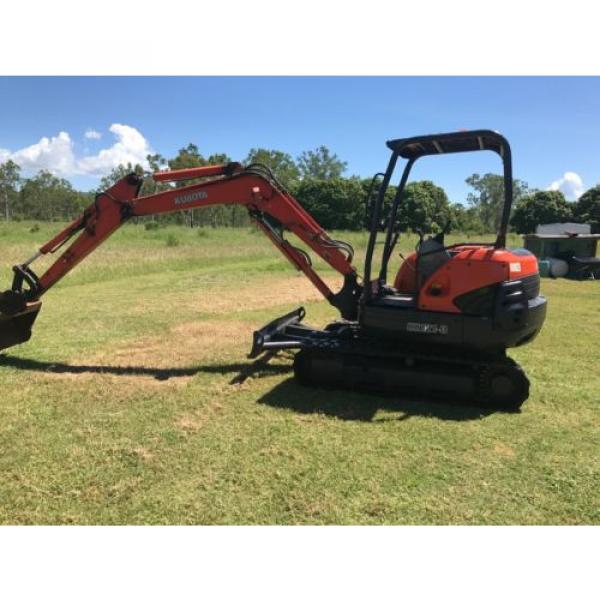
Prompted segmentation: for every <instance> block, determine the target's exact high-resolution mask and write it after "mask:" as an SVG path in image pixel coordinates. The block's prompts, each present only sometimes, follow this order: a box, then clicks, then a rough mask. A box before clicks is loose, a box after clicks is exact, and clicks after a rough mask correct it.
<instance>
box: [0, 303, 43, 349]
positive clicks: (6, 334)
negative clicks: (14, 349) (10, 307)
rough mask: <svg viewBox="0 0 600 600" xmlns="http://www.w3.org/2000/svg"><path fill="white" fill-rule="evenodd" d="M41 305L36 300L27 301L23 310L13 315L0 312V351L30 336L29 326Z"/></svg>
mask: <svg viewBox="0 0 600 600" xmlns="http://www.w3.org/2000/svg"><path fill="white" fill-rule="evenodd" d="M41 307H42V303H41V302H40V301H39V300H38V301H36V302H28V303H27V305H26V306H25V309H24V310H22V311H20V312H18V313H16V314H14V315H5V314H2V313H0V352H1V351H2V350H5V349H6V348H10V347H11V346H16V345H17V344H22V343H23V342H26V341H27V340H28V339H29V338H30V337H31V328H32V327H33V323H34V321H35V319H36V317H37V316H38V313H39V312H40V308H41Z"/></svg>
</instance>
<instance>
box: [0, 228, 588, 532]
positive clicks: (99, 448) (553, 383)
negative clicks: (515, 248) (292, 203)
mask: <svg viewBox="0 0 600 600" xmlns="http://www.w3.org/2000/svg"><path fill="white" fill-rule="evenodd" d="M31 225H32V224H31V223H19V224H13V225H10V226H7V225H0V277H1V282H3V283H0V288H2V289H4V288H6V287H8V286H9V283H10V279H11V273H10V266H11V265H12V264H14V263H16V262H18V261H22V260H23V259H24V258H26V257H28V256H30V255H31V254H32V251H33V250H34V249H35V247H36V246H37V245H39V244H40V243H41V242H42V241H45V240H46V239H48V238H49V237H50V235H51V233H53V232H54V231H56V230H57V229H58V226H57V225H48V224H42V225H41V226H40V229H39V230H38V231H32V230H31ZM339 237H341V238H342V239H346V240H348V241H350V242H351V243H353V244H354V245H355V246H356V247H357V249H358V250H359V252H358V257H357V264H359V265H360V264H362V256H363V249H364V245H365V242H366V235H365V234H339ZM512 243H513V245H517V244H518V240H517V239H516V238H514V239H513V240H512ZM414 244H415V239H414V238H413V239H405V240H403V241H402V243H401V249H402V250H403V251H407V250H409V249H410V248H411V246H414ZM36 267H37V265H36ZM39 270H40V269H39V268H38V271H39ZM326 275H327V279H328V280H331V281H332V282H333V281H335V280H336V279H335V276H334V274H333V272H329V273H327V272H326ZM542 289H543V293H544V294H545V295H546V296H547V297H548V299H549V308H548V318H547V322H546V325H545V328H544V330H543V331H542V333H541V334H540V336H539V337H538V339H537V340H536V341H535V342H534V343H533V344H531V345H530V346H527V347H525V348H521V349H517V350H515V351H513V352H511V355H512V356H513V357H514V358H515V359H516V360H517V361H518V362H520V363H521V364H522V366H523V367H524V368H525V370H526V372H527V373H528V375H529V378H530V379H531V383H532V391H531V396H530V398H529V400H528V401H527V402H526V403H525V404H524V406H523V409H522V411H521V413H517V414H506V413H497V412H489V411H486V410H483V409H481V408H474V407H461V406H456V405H455V406H449V405H444V404H439V403H438V404H436V403H429V402H423V401H420V402H419V401H415V400H411V399H390V398H380V397H377V396H370V395H364V394H358V393H349V392H329V391H328V392H324V391H322V390H318V389H307V388H301V387H299V386H297V385H296V384H295V383H294V382H293V381H292V379H291V373H290V360H289V357H287V356H282V357H279V358H276V359H274V360H273V361H271V363H269V364H268V365H266V366H265V367H263V368H261V369H259V370H256V371H254V372H253V373H251V374H250V376H248V377H246V378H245V379H243V377H240V373H242V375H248V373H249V371H248V365H249V361H248V360H247V359H246V353H247V352H248V350H249V346H250V341H251V334H252V331H253V330H254V329H256V328H258V327H261V326H262V325H264V324H265V323H266V322H267V321H269V320H271V319H273V318H275V317H277V316H279V315H281V314H283V313H284V312H286V311H289V310H291V309H294V308H296V307H298V306H299V305H304V306H305V307H306V308H307V312H308V315H307V319H306V320H307V322H309V323H314V324H317V325H319V324H324V323H326V322H327V321H328V320H330V319H331V318H333V317H334V316H335V313H334V312H333V310H332V309H331V308H330V307H329V306H328V305H327V304H326V303H325V302H324V301H322V300H320V298H319V296H318V294H317V292H316V291H314V290H313V289H312V288H311V285H310V284H309V283H308V281H306V280H305V279H304V278H303V276H301V275H300V274H298V273H296V272H295V271H293V270H292V269H291V267H290V265H289V263H287V261H285V259H283V258H282V257H281V256H280V255H279V254H278V252H277V251H276V250H275V249H274V248H273V247H272V246H271V245H270V243H269V242H268V241H267V240H266V239H264V238H263V237H262V236H261V234H260V233H258V232H254V231H252V232H251V231H250V230H246V229H241V230H233V231H232V230H189V229H183V228H177V227H172V228H166V229H160V230H156V231H146V230H145V229H144V228H143V227H141V226H139V227H134V226H128V227H126V228H124V229H123V230H121V231H120V232H118V233H117V234H116V235H115V236H114V237H113V238H112V239H111V240H109V241H108V242H107V243H106V244H105V245H104V246H103V247H102V248H101V249H100V250H98V251H97V253H96V254H95V255H93V256H92V257H90V259H88V260H87V261H86V262H85V263H83V264H82V265H80V267H78V268H77V269H76V270H75V271H74V272H73V273H71V274H70V275H69V276H68V277H67V278H66V279H65V280H64V281H63V282H61V283H60V284H59V285H58V286H57V287H56V288H55V289H54V290H52V291H51V292H50V293H49V294H48V295H47V296H46V298H45V300H44V306H43V308H42V311H41V313H40V316H39V318H38V322H37V324H36V326H35V328H34V334H33V338H32V339H31V341H30V342H28V343H27V344H25V345H22V346H19V347H16V348H12V349H10V350H8V351H7V352H6V354H5V355H4V356H3V357H0V435H1V444H0V472H1V473H2V476H1V478H0V522H1V523H4V524H9V523H10V524H20V523H22V524H26V523H27V524H34V523H35V524H66V523H73V524H579V523H596V524H597V523H600V506H599V503H598V498H599V497H600V460H599V458H600V456H599V450H598V448H599V446H598V440H599V439H600V415H599V411H598V406H599V400H600V374H599V370H598V364H599V359H600V345H599V344H598V334H599V333H600V311H599V310H598V306H599V301H600V283H593V282H574V281H567V280H557V281H553V280H543V286H542ZM240 380H242V382H241V383H239V381H240Z"/></svg>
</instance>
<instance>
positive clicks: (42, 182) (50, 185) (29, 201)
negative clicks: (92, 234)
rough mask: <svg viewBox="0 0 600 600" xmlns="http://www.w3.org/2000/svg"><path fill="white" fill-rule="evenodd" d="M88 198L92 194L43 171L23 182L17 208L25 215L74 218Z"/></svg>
mask: <svg viewBox="0 0 600 600" xmlns="http://www.w3.org/2000/svg"><path fill="white" fill-rule="evenodd" d="M89 201H90V195H89V194H85V193H81V192H77V191H76V190H74V189H73V186H72V185H71V184H70V183H69V182H68V181H67V180H66V179H61V178H59V177H56V176H55V175H53V174H52V173H50V172H49V171H40V172H39V173H38V174H37V175H36V176H35V177H32V178H30V179H26V180H25V182H24V183H23V185H22V186H21V190H20V192H19V203H18V206H17V211H18V213H19V216H21V217H22V218H25V219H36V220H40V221H64V220H71V219H73V218H75V217H76V216H77V215H78V214H80V213H81V211H82V209H83V208H84V207H85V206H87V204H89Z"/></svg>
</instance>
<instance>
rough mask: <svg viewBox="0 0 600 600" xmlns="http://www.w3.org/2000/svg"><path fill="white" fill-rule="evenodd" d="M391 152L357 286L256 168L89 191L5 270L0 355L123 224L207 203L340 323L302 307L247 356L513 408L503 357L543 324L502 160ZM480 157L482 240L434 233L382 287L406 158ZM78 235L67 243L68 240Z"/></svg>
mask: <svg viewBox="0 0 600 600" xmlns="http://www.w3.org/2000/svg"><path fill="white" fill-rule="evenodd" d="M387 146H388V147H389V149H390V150H391V151H392V154H391V158H390V161H389V164H388V166H387V169H386V171H385V173H382V174H380V175H381V178H380V179H379V180H376V179H374V181H377V182H378V185H375V186H374V190H373V193H372V194H371V195H370V197H369V198H368V208H369V214H370V236H369V241H368V246H367V252H366V258H365V265H364V273H363V276H362V283H361V282H359V275H358V273H357V271H356V269H355V268H354V267H353V266H352V258H353V249H352V247H351V246H350V245H349V244H347V243H345V242H342V241H339V240H334V239H332V238H331V237H329V235H328V234H327V233H326V232H325V231H324V230H323V229H322V228H321V227H320V226H319V224H318V223H317V222H316V221H315V220H314V219H313V218H312V217H311V216H310V215H309V214H308V213H307V212H306V211H305V210H304V209H303V208H302V206H301V205H300V204H299V203H298V202H297V201H296V200H295V199H294V198H293V197H292V196H291V195H290V193H289V192H288V191H287V190H286V189H285V188H284V186H283V185H281V183H279V182H278V181H277V179H276V177H275V176H274V175H273V173H272V172H271V171H270V170H269V169H268V168H266V167H264V166H262V165H259V164H251V165H249V166H246V167H244V166H242V165H241V164H239V163H229V164H227V165H221V166H209V167H199V168H192V169H183V170H176V171H164V172H158V173H154V174H153V178H154V180H155V181H159V182H176V181H179V182H181V181H185V180H190V179H198V178H209V179H207V180H205V181H201V182H199V183H192V184H190V185H187V186H185V187H174V188H170V189H168V190H167V191H162V192H159V193H155V194H151V195H147V196H139V193H140V188H141V185H142V182H143V180H142V178H140V177H139V176H138V175H136V174H133V173H132V174H130V175H128V176H127V177H124V178H123V179H121V180H120V181H118V182H117V183H116V184H115V185H113V186H112V187H111V188H109V189H107V190H106V191H104V192H101V193H99V194H97V195H96V198H95V201H94V203H93V204H92V205H91V206H89V207H88V208H87V209H86V210H85V211H84V212H83V214H82V216H81V217H80V218H78V219H76V220H75V221H74V222H73V223H72V224H71V225H69V226H68V227H67V228H66V229H65V230H64V231H62V232H61V233H59V234H58V235H57V236H56V237H54V238H53V239H52V240H50V241H49V242H48V243H46V244H45V245H44V246H42V247H41V248H40V249H39V251H38V252H36V254H34V256H32V257H31V258H30V259H29V260H27V261H26V262H24V263H22V264H19V265H16V266H15V267H13V270H14V279H13V284H12V288H11V289H10V290H7V291H5V292H3V293H2V294H1V295H0V350H2V349H5V348H8V347H10V346H14V345H16V344H20V343H22V342H25V341H27V340H28V339H29V338H30V337H31V328H32V325H33V323H34V321H35V319H36V317H37V314H38V312H39V310H40V307H41V301H40V298H41V297H42V295H43V294H45V293H46V292H47V291H48V290H49V289H50V288H51V287H52V286H53V285H54V284H56V283H57V282H58V281H59V280H60V279H61V278H62V277H64V276H65V275H66V274H67V273H68V272H69V271H70V270H71V269H72V268H73V267H74V266H75V265H77V264H78V263H79V262H81V261H82V260H83V259H84V258H85V257H86V256H87V255H88V254H90V253H91V252H92V251H93V250H95V249H96V248H97V247H98V246H99V245H100V244H102V243H103V242H104V241H105V240H106V239H107V238H108V237H109V236H110V235H111V234H112V233H113V232H114V231H115V230H117V229H118V228H119V227H120V226H121V225H123V224H124V223H126V222H127V221H128V220H129V219H131V218H132V217H135V216H144V215H156V214H160V213H169V212H174V211H180V210H188V209H192V208H200V207H203V206H212V205H216V204H241V205H244V206H245V207H246V208H247V209H248V212H249V214H250V217H251V219H252V220H253V221H254V222H255V223H256V224H257V225H258V227H259V228H260V229H261V230H262V231H263V232H264V233H265V234H266V235H267V237H268V238H269V239H270V240H271V241H272V242H273V243H274V244H275V245H276V246H277V248H279V250H280V251H281V252H282V253H283V254H284V256H285V257H286V258H288V259H289V261H290V262H291V263H292V264H293V265H294V266H295V267H296V268H297V269H299V270H300V271H302V272H303V273H304V274H305V275H306V276H307V277H308V278H309V279H310V281H311V282H312V283H313V284H314V285H315V286H316V288H317V289H318V290H319V292H321V294H323V296H325V298H326V299H327V300H328V301H329V302H330V303H331V304H332V305H333V306H334V307H335V308H337V310H338V311H339V313H340V317H341V319H340V320H338V321H335V322H333V323H331V324H329V325H328V326H327V327H325V328H324V329H316V328H313V327H310V326H308V325H305V324H304V323H302V320H303V318H304V316H305V311H304V309H303V308H299V309H297V310H296V311H293V312H291V313H289V314H287V315H284V316H282V317H280V318H278V319H276V320H274V321H273V322H272V323H269V324H268V325H267V326H265V327H264V328H263V329H261V330H260V331H256V332H255V333H254V340H253V345H252V349H251V352H250V354H249V358H256V357H258V356H260V355H261V354H262V353H265V352H268V353H274V352H276V351H279V350H282V349H297V350H298V352H297V353H296V354H295V358H294V373H295V376H296V378H297V379H298V380H299V381H300V382H301V383H304V384H312V385H317V386H322V387H329V386H334V387H351V388H352V389H362V388H365V389H369V390H373V389H376V390H381V391H392V392H395V393H406V394H417V395H419V396H422V395H424V394H425V395H427V396H428V397H431V396H434V397H436V396H439V397H441V398H443V399H445V398H459V399H467V400H474V401H477V402H483V403H487V404H489V405H490V406H494V407H499V408H503V409H508V410H515V409H517V408H518V407H519V406H520V405H521V404H522V403H523V402H524V401H525V400H526V398H527V397H528V394H529V381H528V379H527V377H526V376H525V374H524V373H523V371H522V370H521V369H520V367H519V366H518V365H517V364H516V363H515V362H514V361H512V360H511V359H510V358H509V357H507V356H506V349H507V348H511V347H515V346H520V345H522V344H525V343H528V342H530V341H531V340H533V338H534V337H535V336H536V335H537V334H538V332H539V331H540V329H541V327H542V324H543V322H544V319H545V315H546V299H545V298H544V297H543V296H541V295H540V294H539V287H540V278H539V274H538V266H537V261H536V258H535V257H534V256H533V255H532V254H530V253H529V252H527V251H526V250H522V249H518V250H509V249H507V248H506V247H505V246H506V234H507V229H508V219H509V216H510V209H511V204H512V196H513V183H512V163H511V151H510V146H509V144H508V142H507V140H506V139H505V138H504V137H503V136H501V135H500V134H498V133H496V132H494V131H490V130H477V131H460V132H455V133H446V134H438V135H427V136H419V137H412V138H406V139H396V140H391V141H389V142H387ZM478 150H491V151H493V152H496V153H497V154H498V155H499V156H500V157H501V159H502V162H503V167H504V205H503V210H502V218H501V223H500V229H499V232H498V235H497V238H496V241H495V242H493V243H461V244H452V245H448V246H447V245H445V244H444V235H443V234H438V235H436V236H429V238H428V239H424V237H423V236H422V235H421V236H420V242H419V244H418V246H417V248H416V251H415V252H414V253H413V254H411V255H410V256H408V257H407V258H406V259H405V260H404V261H403V263H402V265H401V266H400V269H399V271H398V273H397V274H396V276H395V280H394V283H393V285H390V284H388V264H389V261H390V259H391V257H392V255H393V253H394V248H395V246H396V243H397V241H398V237H399V232H398V225H397V221H398V214H399V213H398V209H399V206H400V203H401V200H402V193H403V191H404V189H405V186H406V183H407V180H408V176H409V174H410V171H411V168H412V166H413V164H414V163H415V161H416V160H417V159H419V158H421V157H424V156H429V155H437V154H446V153H456V152H470V151H478ZM399 158H402V159H405V160H406V161H407V162H406V165H405V167H404V170H403V173H402V176H401V178H400V183H399V185H398V187H397V190H396V193H395V197H394V199H393V201H392V203H391V206H390V207H389V212H388V216H387V218H386V220H383V214H384V196H385V192H386V190H387V188H388V186H389V184H390V181H391V179H392V175H393V173H394V170H395V167H396V164H397V162H398V159H399ZM381 231H385V237H384V240H383V250H382V255H381V260H380V267H379V273H378V274H377V275H376V276H374V275H373V274H372V267H373V259H374V253H375V247H376V244H377V238H378V234H379V233H380V232H381ZM285 232H291V233H293V234H295V235H296V236H297V237H298V238H300V239H301V240H302V241H303V242H304V243H305V244H306V245H307V246H308V247H309V248H311V249H312V250H313V251H314V252H315V253H316V254H318V255H319V256H320V257H321V258H323V259H324V260H325V261H326V262H327V263H328V264H329V265H331V266H332V267H333V268H334V269H335V270H336V271H337V272H338V273H340V274H341V275H343V278H344V282H343V285H342V287H341V289H340V290H339V291H337V292H336V293H334V292H333V291H332V290H331V289H330V288H329V287H328V286H327V284H326V283H325V282H324V281H323V280H322V279H321V277H319V275H318V274H317V273H316V271H315V270H314V269H313V265H312V263H311V259H310V257H309V255H308V254H307V253H306V252H305V251H304V250H302V249H300V248H297V247H295V246H293V245H292V244H291V243H290V242H289V241H288V240H287V239H286V238H285V237H284V233H285ZM75 236H77V237H75ZM73 237H75V239H74V240H73V241H72V242H71V244H70V246H69V247H68V248H67V249H66V250H65V251H64V252H62V254H61V255H60V256H59V258H58V259H57V260H56V261H55V262H54V263H53V264H52V265H51V266H50V268H49V269H48V270H47V271H46V272H45V273H44V274H43V275H42V276H40V277H38V276H37V275H36V274H35V273H34V271H33V270H32V269H31V264H32V263H33V261H34V260H35V259H36V258H38V257H40V256H41V255H45V254H49V253H55V252H57V251H58V250H59V249H60V248H61V247H62V246H63V245H64V244H66V243H67V242H68V241H69V240H71V238H73Z"/></svg>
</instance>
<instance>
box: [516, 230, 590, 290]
mask: <svg viewBox="0 0 600 600" xmlns="http://www.w3.org/2000/svg"><path fill="white" fill-rule="evenodd" d="M591 230H592V229H591V226H590V225H587V224H582V223H551V224H548V225H538V226H537V228H536V232H535V233H528V234H526V235H524V236H523V239H524V246H525V248H526V249H527V250H529V251H530V252H532V253H533V254H535V256H536V257H537V258H538V261H540V262H541V261H544V260H550V259H559V260H563V261H566V262H567V263H568V265H569V275H571V276H575V277H583V276H591V277H592V278H594V277H598V275H600V259H598V258H596V254H597V249H598V240H599V239H600V234H593V233H591ZM541 267H542V265H541V264H540V270H542V268H541Z"/></svg>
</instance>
